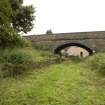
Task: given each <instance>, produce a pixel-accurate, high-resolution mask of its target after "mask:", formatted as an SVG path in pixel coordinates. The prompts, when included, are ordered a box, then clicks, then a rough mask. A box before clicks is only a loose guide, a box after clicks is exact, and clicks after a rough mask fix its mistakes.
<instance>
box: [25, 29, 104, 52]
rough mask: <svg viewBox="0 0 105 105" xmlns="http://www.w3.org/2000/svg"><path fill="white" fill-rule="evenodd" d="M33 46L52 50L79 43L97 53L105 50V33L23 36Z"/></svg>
mask: <svg viewBox="0 0 105 105" xmlns="http://www.w3.org/2000/svg"><path fill="white" fill-rule="evenodd" d="M25 37H26V38H27V39H29V40H30V41H31V42H32V44H33V46H36V45H37V46H43V47H48V48H49V49H52V50H54V49H55V48H56V47H58V46H60V45H63V44H66V43H80V44H83V45H85V46H87V47H89V48H91V49H93V50H96V51H99V50H101V49H104V48H105V31H95V32H76V33H58V34H51V35H47V34H43V35H30V36H25Z"/></svg>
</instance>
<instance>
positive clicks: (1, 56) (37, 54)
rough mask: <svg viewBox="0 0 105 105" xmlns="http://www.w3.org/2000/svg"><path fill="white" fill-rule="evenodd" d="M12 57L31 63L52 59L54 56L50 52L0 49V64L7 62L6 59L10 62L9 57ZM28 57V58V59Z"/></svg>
mask: <svg viewBox="0 0 105 105" xmlns="http://www.w3.org/2000/svg"><path fill="white" fill-rule="evenodd" d="M11 55H14V56H16V57H17V58H18V56H19V57H20V56H21V57H23V58H22V60H24V61H25V60H26V61H27V60H29V59H30V60H32V61H40V60H44V59H49V58H53V57H54V55H53V54H52V53H50V51H45V50H38V49H34V48H13V49H11V48H6V49H0V63H1V62H8V59H10V60H12V59H11V58H10V57H11ZM28 57H29V58H28Z"/></svg>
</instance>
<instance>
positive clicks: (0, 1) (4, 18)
mask: <svg viewBox="0 0 105 105" xmlns="http://www.w3.org/2000/svg"><path fill="white" fill-rule="evenodd" d="M12 16H13V12H12V8H11V5H10V3H9V1H8V0H0V47H7V46H9V47H10V46H24V44H25V43H26V44H27V42H26V41H24V39H23V38H21V37H20V36H19V35H18V34H17V32H16V30H15V29H14V28H13V26H12V24H11V22H12Z"/></svg>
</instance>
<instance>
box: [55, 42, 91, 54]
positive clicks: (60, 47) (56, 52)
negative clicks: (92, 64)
mask: <svg viewBox="0 0 105 105" xmlns="http://www.w3.org/2000/svg"><path fill="white" fill-rule="evenodd" d="M71 46H77V47H80V48H83V49H85V50H86V51H88V52H89V55H92V54H93V50H92V49H91V48H89V47H87V46H85V45H83V44H80V43H66V44H63V45H60V46H58V47H57V48H56V49H55V50H54V53H55V54H59V55H61V50H62V49H65V48H67V47H71Z"/></svg>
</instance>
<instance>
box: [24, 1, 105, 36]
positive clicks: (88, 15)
mask: <svg viewBox="0 0 105 105" xmlns="http://www.w3.org/2000/svg"><path fill="white" fill-rule="evenodd" d="M30 4H32V5H33V6H34V7H35V10H36V12H35V16H36V19H35V21H34V24H35V25H34V28H33V30H32V31H31V32H29V33H28V34H44V33H46V31H47V30H49V29H51V30H52V32H53V33H68V32H85V31H87V32H88V31H104V30H105V0H24V5H30Z"/></svg>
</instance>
